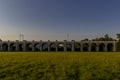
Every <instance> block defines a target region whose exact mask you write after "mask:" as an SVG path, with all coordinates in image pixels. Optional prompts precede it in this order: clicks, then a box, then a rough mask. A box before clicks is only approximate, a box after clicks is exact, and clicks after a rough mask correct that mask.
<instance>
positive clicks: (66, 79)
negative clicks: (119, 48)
mask: <svg viewBox="0 0 120 80" xmlns="http://www.w3.org/2000/svg"><path fill="white" fill-rule="evenodd" d="M0 80H120V52H1V53H0Z"/></svg>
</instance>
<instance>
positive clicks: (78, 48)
mask: <svg viewBox="0 0 120 80" xmlns="http://www.w3.org/2000/svg"><path fill="white" fill-rule="evenodd" d="M80 49H81V44H80V43H78V42H75V51H80Z"/></svg>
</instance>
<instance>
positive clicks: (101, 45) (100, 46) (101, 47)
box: [99, 43, 105, 52]
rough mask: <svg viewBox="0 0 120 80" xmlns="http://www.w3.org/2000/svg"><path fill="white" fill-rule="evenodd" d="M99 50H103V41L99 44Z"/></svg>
mask: <svg viewBox="0 0 120 80" xmlns="http://www.w3.org/2000/svg"><path fill="white" fill-rule="evenodd" d="M99 51H101V52H103V51H105V44H104V43H100V44H99Z"/></svg>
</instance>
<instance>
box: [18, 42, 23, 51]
mask: <svg viewBox="0 0 120 80" xmlns="http://www.w3.org/2000/svg"><path fill="white" fill-rule="evenodd" d="M18 47H19V51H23V43H19V45H18Z"/></svg>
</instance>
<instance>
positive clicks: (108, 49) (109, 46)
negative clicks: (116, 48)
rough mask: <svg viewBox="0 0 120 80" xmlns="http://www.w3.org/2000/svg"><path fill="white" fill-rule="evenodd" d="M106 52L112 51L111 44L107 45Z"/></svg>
mask: <svg viewBox="0 0 120 80" xmlns="http://www.w3.org/2000/svg"><path fill="white" fill-rule="evenodd" d="M107 51H109V52H110V51H113V44H112V43H108V44H107Z"/></svg>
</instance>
